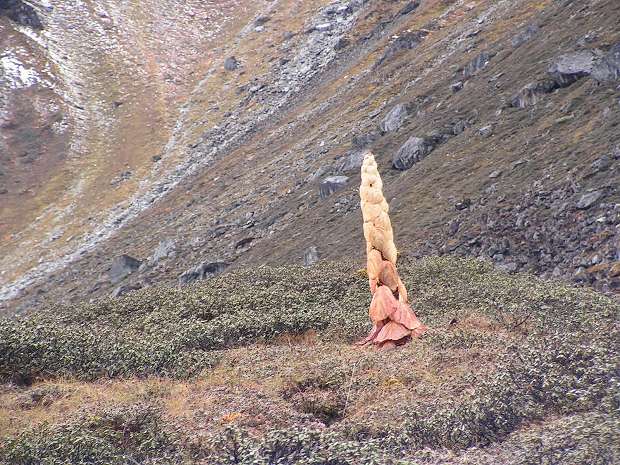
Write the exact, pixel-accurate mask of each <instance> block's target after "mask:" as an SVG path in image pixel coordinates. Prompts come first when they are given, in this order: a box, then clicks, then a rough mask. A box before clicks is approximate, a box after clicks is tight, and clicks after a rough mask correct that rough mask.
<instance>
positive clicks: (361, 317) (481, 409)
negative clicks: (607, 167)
mask: <svg viewBox="0 0 620 465" xmlns="http://www.w3.org/2000/svg"><path fill="white" fill-rule="evenodd" d="M355 268H356V267H355V266H354V264H350V263H332V264H327V263H321V264H318V265H315V266H313V267H309V268H304V267H301V266H296V267H291V266H287V267H277V268H273V267H261V268H251V269H243V270H238V271H236V272H233V273H227V274H226V275H224V276H222V277H218V278H215V279H213V280H211V281H208V282H205V283H197V284H194V285H192V286H186V287H184V288H181V289H179V288H164V287H153V288H150V289H144V290H140V291H137V292H134V293H131V294H129V295H127V296H123V297H121V298H119V299H111V298H110V299H105V300H102V301H100V302H98V303H94V304H80V305H73V306H66V307H63V306H54V307H52V308H50V309H49V310H47V311H41V312H37V313H35V314H33V315H31V316H26V317H21V318H17V319H13V320H9V319H0V383H3V384H0V463H7V464H11V465H22V464H30V465H37V464H46V465H56V464H66V463H71V464H76V463H89V464H101V465H116V464H119V465H120V464H123V465H125V464H135V463H145V464H147V463H148V464H159V463H161V464H247V465H249V464H281V465H284V464H291V465H292V464H313V465H321V464H322V465H328V464H329V465H334V464H338V465H361V464H376V463H381V464H397V463H398V464H401V465H406V464H411V465H413V464H420V463H425V464H461V465H462V464H477V465H480V464H489V465H491V464H498V463H501V464H507V465H508V464H510V465H517V464H520V465H526V464H533V463H555V464H572V465H599V464H600V465H603V464H614V463H618V461H619V460H620V435H619V434H618V431H619V429H618V427H619V426H620V418H619V416H618V412H619V411H620V409H619V407H620V398H619V397H618V393H619V392H620V390H619V379H618V366H619V363H620V351H619V344H618V341H620V334H619V330H620V326H619V323H620V313H619V312H620V305H618V303H617V301H615V300H613V299H611V298H609V297H606V296H604V295H602V294H601V293H598V292H595V291H592V290H584V289H575V288H572V287H570V286H567V285H562V284H558V283H549V282H546V281H542V280H539V279H536V278H534V277H532V276H531V275H521V274H517V275H514V276H510V275H507V274H503V273H498V272H496V271H494V270H493V268H492V266H491V265H489V264H484V263H481V262H480V261H477V260H471V259H470V260H464V259H455V258H451V257H442V258H432V259H425V260H422V261H416V262H412V263H409V264H407V265H406V266H401V271H402V275H403V279H404V280H405V284H406V285H407V287H408V289H409V290H410V291H411V294H412V295H413V296H415V297H414V301H413V304H414V308H415V309H416V312H417V313H418V315H419V316H420V318H421V319H422V320H423V321H424V322H425V323H426V324H428V325H429V327H430V330H429V332H428V333H426V334H425V335H424V336H423V337H422V338H421V339H416V340H415V341H413V342H412V343H411V344H409V345H407V346H404V347H402V348H399V349H398V350H394V351H387V352H386V351H376V350H371V349H367V348H360V347H356V346H353V345H352V344H351V342H353V341H355V340H356V339H358V338H360V337H361V336H362V335H363V334H365V333H366V332H367V331H368V329H369V322H368V316H367V308H368V304H369V293H368V290H367V279H366V277H365V276H363V274H362V273H360V272H359V271H355Z"/></svg>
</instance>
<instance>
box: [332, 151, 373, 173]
mask: <svg viewBox="0 0 620 465" xmlns="http://www.w3.org/2000/svg"><path fill="white" fill-rule="evenodd" d="M365 154H366V150H364V149H357V150H351V151H349V152H347V154H346V155H345V156H344V157H343V158H342V159H341V161H340V164H339V165H338V171H339V172H340V173H347V172H349V171H357V170H359V169H360V167H361V166H362V163H363V162H364V155H365Z"/></svg>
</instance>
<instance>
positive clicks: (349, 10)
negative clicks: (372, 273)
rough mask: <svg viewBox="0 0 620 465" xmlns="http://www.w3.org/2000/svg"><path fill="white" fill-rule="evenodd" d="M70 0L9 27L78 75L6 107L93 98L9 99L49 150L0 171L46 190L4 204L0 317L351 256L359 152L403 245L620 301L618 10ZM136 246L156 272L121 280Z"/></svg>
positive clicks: (7, 21) (593, 4) (355, 243)
mask: <svg viewBox="0 0 620 465" xmlns="http://www.w3.org/2000/svg"><path fill="white" fill-rule="evenodd" d="M65 3H66V4H65ZM69 3H70V2H59V4H58V5H57V6H56V5H55V6H54V8H52V9H51V11H50V10H49V9H48V10H45V9H43V10H42V11H40V12H39V15H40V19H41V23H42V27H43V29H41V30H38V29H36V28H33V27H32V26H30V27H29V26H24V25H15V20H14V19H11V18H9V17H3V18H0V19H1V20H2V21H3V23H2V25H3V32H2V34H5V35H7V36H10V37H13V38H14V40H18V41H21V42H23V43H24V44H27V45H28V47H30V48H31V49H32V50H30V51H29V49H25V51H24V52H23V53H24V58H19V59H20V60H22V61H24V60H26V59H32V57H33V56H36V54H37V53H40V54H41V59H42V60H48V61H50V62H51V64H50V66H49V69H50V71H49V72H50V73H51V75H52V77H50V78H49V79H52V80H53V79H56V80H59V79H60V78H59V77H57V76H61V77H62V76H65V77H64V80H61V82H62V83H64V84H63V85H64V87H62V89H64V90H63V91H59V90H56V88H55V87H54V86H49V87H50V88H51V91H50V90H49V89H47V90H46V88H45V86H43V85H42V84H39V85H38V86H25V85H24V86H21V87H20V89H13V90H12V91H11V93H10V95H12V96H14V97H12V98H13V99H14V101H15V102H18V103H15V105H27V104H29V103H28V102H32V101H33V99H32V98H31V97H29V96H28V95H29V93H30V94H31V93H33V92H41V93H44V92H47V94H45V95H43V94H42V97H41V98H42V99H44V98H49V99H51V100H50V101H52V102H54V101H56V100H58V99H61V103H59V104H58V105H60V107H61V108H62V105H61V104H62V102H73V104H75V105H77V106H78V107H83V108H84V110H79V109H78V110H76V112H73V113H67V115H65V112H62V111H61V113H62V115H59V114H55V113H53V112H52V113H50V112H47V113H44V114H42V113H41V112H42V110H40V107H38V108H39V109H38V110H36V111H35V110H29V111H30V112H31V113H32V115H31V116H27V114H28V112H26V111H22V110H20V111H17V109H18V107H15V108H16V109H14V110H11V111H13V113H11V114H13V115H15V116H13V119H14V120H15V121H14V122H13V123H8V124H9V126H10V127H9V128H8V129H7V128H4V129H3V135H4V134H5V133H7V134H9V135H10V137H17V135H15V134H13V135H11V134H12V133H11V132H10V131H13V132H19V131H21V129H19V128H22V129H23V128H26V129H27V128H28V127H29V126H28V124H30V125H31V126H32V127H35V126H36V128H37V130H39V131H40V130H41V126H42V125H43V126H45V125H47V126H49V127H50V128H52V129H46V131H48V132H49V133H50V135H49V137H48V136H42V135H40V134H39V133H37V134H35V135H34V136H30V137H31V138H32V139H33V140H34V141H35V142H33V144H35V145H36V144H39V143H41V141H45V144H49V145H50V146H55V147H56V146H57V147H58V148H57V149H54V150H51V149H50V150H47V149H45V150H44V149H42V148H37V149H36V150H39V152H40V153H41V154H42V155H41V157H40V158H41V162H40V164H39V165H37V162H36V161H35V162H34V164H33V165H32V166H34V167H37V166H38V167H39V168H36V169H34V168H33V169H32V170H30V169H25V170H24V169H23V168H16V167H12V168H10V170H7V173H8V174H9V178H10V179H17V180H19V179H24V181H22V182H26V183H27V182H31V183H35V184H32V185H33V186H35V187H33V188H31V191H32V193H31V194H23V195H21V194H19V195H18V193H15V192H14V191H13V189H12V188H11V189H8V190H9V193H8V194H4V195H3V197H2V200H3V204H2V205H3V210H2V213H1V215H2V228H3V231H4V232H3V241H2V245H1V246H0V247H1V249H0V253H1V256H2V262H1V265H0V267H1V269H2V275H1V276H0V279H1V281H0V283H1V284H2V286H3V287H2V289H1V291H0V298H2V299H3V302H2V304H1V305H3V306H4V307H5V308H6V309H8V310H10V311H25V310H28V309H31V308H36V307H37V306H39V305H40V304H41V303H43V302H55V301H79V300H83V299H88V298H96V297H101V296H105V295H109V294H110V293H111V292H113V291H114V290H116V292H117V293H121V292H124V291H125V290H127V289H131V288H138V287H144V286H149V285H151V284H153V283H157V282H163V283H168V284H173V283H177V282H178V280H179V277H180V276H181V275H183V274H184V273H185V275H184V277H183V278H182V282H187V281H189V280H191V279H194V278H196V277H198V278H200V277H204V276H205V275H209V274H211V272H212V271H219V270H221V269H224V268H225V267H236V266H239V265H243V264H262V263H302V262H303V257H304V254H307V255H308V257H311V258H315V257H316V256H317V255H318V257H319V258H323V259H325V258H327V259H333V258H340V257H345V256H347V257H361V254H362V252H363V248H362V240H361V228H360V227H359V225H360V217H359V213H358V208H357V206H358V200H357V194H356V188H357V185H358V182H359V175H358V173H357V171H358V166H359V154H360V153H361V150H363V149H365V148H371V149H372V150H373V151H374V152H375V154H376V155H377V157H378V159H379V161H380V168H381V170H382V175H383V176H384V181H385V184H386V189H387V194H388V198H389V199H391V207H392V215H393V219H394V223H395V229H396V231H397V245H400V246H401V247H402V250H401V252H402V254H403V255H413V256H421V255H426V254H433V255H434V254H438V253H439V254H444V253H448V254H457V255H470V256H479V257H481V258H485V259H487V260H490V261H493V262H495V263H496V264H497V265H498V266H500V267H502V268H503V269H505V270H507V271H511V272H512V271H519V270H527V271H532V272H535V273H539V274H542V275H544V276H553V277H556V278H562V279H566V280H569V281H576V282H580V283H585V284H592V285H594V286H596V287H598V288H600V289H602V290H605V291H609V292H618V286H619V285H620V284H619V283H620V264H619V261H620V255H619V253H620V251H619V247H620V246H619V236H618V234H619V230H618V227H617V226H618V224H619V209H618V206H617V205H618V203H619V202H618V201H619V194H618V185H619V183H618V181H619V180H620V176H619V171H618V164H619V162H618V159H619V158H620V147H619V144H620V131H619V130H618V123H619V122H620V104H619V100H618V99H619V88H618V86H619V83H620V81H618V76H619V75H620V71H619V69H620V68H619V66H620V64H619V60H620V57H619V56H618V53H619V51H618V45H617V44H618V43H620V32H619V31H618V28H617V24H618V22H619V20H620V5H618V3H617V2H615V1H613V0H607V1H603V0H600V1H595V0H592V1H588V2H585V3H584V2H577V1H569V0H566V1H552V0H547V1H545V0H543V1H540V0H537V1H534V0H512V1H507V0H506V1H502V0H499V1H491V0H477V1H467V2H465V1H448V0H443V1H440V0H425V1H419V2H417V1H380V0H374V1H373V0H352V1H344V0H342V1H335V2H334V1H326V0H313V1H311V0H304V1H289V0H279V1H273V2H264V3H263V2H217V3H205V2H195V4H193V3H191V2H190V3H187V2H183V5H185V6H184V7H181V6H180V4H177V3H175V2H173V1H171V2H169V3H170V4H165V5H164V4H162V3H161V2H157V3H153V4H152V5H150V4H149V2H145V6H141V7H140V9H137V10H136V11H133V10H132V9H131V8H130V7H128V6H127V5H126V4H124V5H125V6H123V8H121V7H120V6H118V5H117V3H116V2H114V1H112V0H107V1H106V2H104V1H99V0H90V1H89V2H84V3H83V5H84V11H81V10H76V11H75V12H74V11H73V10H72V9H71V5H69ZM141 5H142V2H141ZM215 11H217V12H218V13H217V15H216V14H215V13H210V12H215ZM224 13H225V14H224ZM72 23H73V24H76V23H80V24H86V25H87V27H75V28H71V27H65V26H66V25H67V24H72ZM162 31H165V35H163V34H162ZM43 38H46V39H45V40H47V41H48V42H49V45H48V47H47V49H46V48H44V47H41V46H37V45H36V44H41V43H44V42H43ZM12 40H13V39H12ZM216 44H217V45H216ZM24 47H25V45H24ZM216 47H217V48H216ZM14 49H15V48H13V47H12V48H10V50H14ZM65 49H66V50H65ZM48 50H49V51H48ZM86 51H88V52H89V53H90V55H89V54H87V53H86ZM104 52H105V53H104ZM11 53H12V52H11ZM20 53H21V52H20ZM63 54H64V55H63ZM20 56H21V55H20ZM64 56H66V57H67V58H66V59H65V61H66V62H67V64H66V65H65V64H63V61H62V60H61V58H62V57H64ZM103 57H106V59H105V60H104V59H103ZM233 57H234V58H233ZM94 58H96V59H94ZM226 58H229V60H225V59H226ZM11 59H13V58H11ZM63 59H64V58H63ZM106 60H109V61H110V63H108V62H107V61H106ZM225 61H226V62H227V66H225ZM59 63H60V64H59ZM95 64H96V66H95ZM37 69H45V66H43V65H39V68H37ZM172 69H174V70H175V71H174V73H173V72H172V71H171V70H172ZM78 72H79V73H80V74H79V76H80V77H79V78H78V77H75V76H74V74H75V73H78ZM54 73H55V74H54ZM63 73H64V74H63ZM22 74H23V73H22ZM41 76H43V77H42V78H41V80H42V81H44V80H45V79H47V78H45V77H44V75H43V74H42V75H41ZM55 76H56V77H55ZM170 76H173V77H172V78H171V77H170ZM76 81H77V82H79V83H81V85H80V86H78V87H77V88H76V86H75V85H74V84H75V82H76ZM177 81H178V82H177ZM54 82H55V81H54ZM69 84H71V85H69ZM109 86H112V87H109ZM40 88H42V89H40ZM50 92H52V94H50ZM20 93H23V95H24V97H17V96H18V95H21V94H20ZM46 95H48V96H46ZM78 97H79V100H78ZM20 99H21V100H20ZM72 99H73V100H72ZM19 102H22V103H19ZM24 102H26V103H24ZM180 102H185V103H184V104H183V105H180ZM102 109H105V111H103V110H102ZM33 112H34V113H33ZM37 112H38V113H37ZM80 112H81V113H80ZM74 113H75V114H74ZM3 114H4V113H3ZM16 115H19V117H18V116H16ZM42 115H43V116H42ZM76 115H77V116H76ZM79 115H82V116H81V117H78V116H79ZM115 115H116V116H115ZM20 118H21V119H24V118H26V119H27V120H26V121H21V120H20ZM41 118H43V119H44V121H47V123H41V122H40V119H41ZM54 118H56V119H54ZM80 118H81V119H80ZM56 120H57V121H58V123H54V122H53V121H56ZM64 121H67V123H66V124H65V123H63V122H64ZM11 124H12V126H11ZM55 124H57V125H60V126H62V127H67V129H65V130H63V131H64V132H63V131H60V130H58V131H55V130H54V129H53V128H55V127H56V126H54V125H55ZM24 125H26V126H24ZM5 126H6V125H5ZM13 126H14V127H15V128H18V129H10V128H11V127H13ZM26 132H28V131H26ZM86 135H88V137H87V136H86ZM20 137H21V136H20ZM24 137H26V139H27V134H26V136H24ZM5 140H6V139H5ZM80 141H84V142H83V143H81V142H80ZM26 142H27V141H26ZM26 142H24V143H26ZM10 146H11V147H18V146H17V145H14V144H10ZM64 147H70V150H69V151H68V152H66V150H65V149H64ZM78 147H84V153H83V154H82V155H79V156H78V155H75V160H73V155H70V156H68V159H60V160H59V159H58V154H65V153H68V154H72V153H74V152H75V153H76V154H77V153H78V152H79V150H78ZM35 148H36V147H35ZM15 150H17V149H15ZM19 150H22V149H19ZM27 150H29V149H27ZM33 150H34V149H33ZM36 150H35V151H36ZM29 153H30V152H29ZM54 154H56V155H54ZM11 157H17V158H19V154H12V155H11ZM153 157H154V158H153ZM17 158H11V160H16V159H17ZM26 158H27V157H26ZM395 158H397V159H395ZM72 160H73V161H72ZM19 163H21V162H19V161H18V162H17V164H16V165H15V166H17V167H19V166H21V165H19ZM54 167H56V168H54ZM397 168H398V169H397ZM20 169H21V171H20ZM11 170H14V171H11ZM37 173H38V174H37ZM55 173H62V175H58V176H60V177H58V176H56V175H55ZM53 175H54V177H53V178H51V177H50V176H53ZM334 175H337V176H343V177H340V178H337V179H336V180H332V181H333V182H334V183H333V184H329V179H328V180H327V181H326V178H329V177H331V176H334ZM20 176H21V178H20ZM4 178H6V176H4ZM4 178H3V179H4ZM56 181H58V182H56ZM321 184H323V195H321ZM36 186H39V187H36ZM53 189H56V190H54V191H53V192H52V190H53ZM338 189H339V190H338ZM54 192H56V193H57V194H54ZM5 199H7V200H6V202H5ZM35 218H37V220H36V221H34V219H35ZM309 249H310V251H309ZM123 254H128V255H130V256H132V257H134V258H136V259H139V260H140V261H142V262H143V263H142V266H141V267H140V268H139V270H134V269H132V268H131V267H129V271H134V272H133V273H131V274H127V273H124V272H121V273H120V275H121V278H119V279H117V278H116V276H118V273H116V272H115V271H114V270H112V275H113V276H110V271H111V267H112V265H113V263H114V260H115V259H118V257H119V256H121V255H123ZM188 270H189V273H188ZM122 275H126V276H122Z"/></svg>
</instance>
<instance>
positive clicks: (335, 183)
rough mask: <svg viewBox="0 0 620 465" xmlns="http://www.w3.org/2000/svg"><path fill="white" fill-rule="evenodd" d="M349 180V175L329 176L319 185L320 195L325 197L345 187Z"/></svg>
mask: <svg viewBox="0 0 620 465" xmlns="http://www.w3.org/2000/svg"><path fill="white" fill-rule="evenodd" d="M348 181H349V177H348V176H329V177H327V178H325V179H324V180H323V181H322V182H321V185H320V186H319V196H320V197H321V198H322V199H325V198H327V197H329V196H330V195H332V194H333V193H334V192H337V191H339V190H341V189H344V188H345V187H346V185H347V182H348Z"/></svg>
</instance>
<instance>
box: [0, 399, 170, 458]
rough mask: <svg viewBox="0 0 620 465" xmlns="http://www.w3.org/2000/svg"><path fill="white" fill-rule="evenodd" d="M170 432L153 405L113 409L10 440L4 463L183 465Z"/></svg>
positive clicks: (3, 454) (1, 450)
mask: <svg viewBox="0 0 620 465" xmlns="http://www.w3.org/2000/svg"><path fill="white" fill-rule="evenodd" d="M170 431H171V428H170V427H169V426H166V425H164V424H163V421H162V419H161V414H160V412H159V410H158V409H157V408H156V407H153V406H151V405H148V404H135V405H131V406H129V407H121V408H118V407H116V408H108V409H105V410H101V411H98V412H96V413H91V414H84V415H83V416H81V417H79V418H78V419H76V420H75V421H73V422H70V423H67V424H62V425H57V426H53V427H51V426H47V425H44V426H41V427H39V428H36V429H33V430H31V431H28V432H26V433H23V434H21V435H20V436H18V437H16V438H14V439H10V440H8V441H6V443H5V444H4V446H3V447H1V448H0V458H1V459H3V460H4V462H2V463H7V464H11V465H60V464H67V465H68V464H71V465H80V464H88V465H125V464H133V463H140V464H145V463H148V464H173V463H180V461H181V455H180V452H179V446H178V438H177V437H176V436H175V434H173V433H171V432H170Z"/></svg>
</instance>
